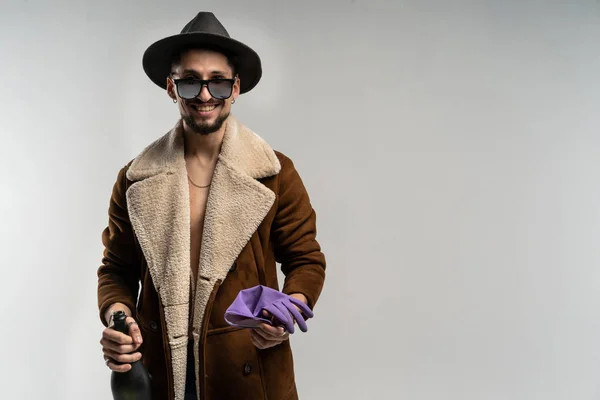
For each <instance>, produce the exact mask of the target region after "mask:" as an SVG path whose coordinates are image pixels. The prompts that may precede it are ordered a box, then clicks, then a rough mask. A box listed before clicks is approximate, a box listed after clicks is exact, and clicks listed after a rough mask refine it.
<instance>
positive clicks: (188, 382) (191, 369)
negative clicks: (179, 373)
mask: <svg viewBox="0 0 600 400" xmlns="http://www.w3.org/2000/svg"><path fill="white" fill-rule="evenodd" d="M192 343H193V341H192V340H190V341H189V343H188V351H187V367H186V374H185V397H184V400H197V398H198V397H197V396H198V395H197V393H196V377H195V376H194V375H195V372H196V367H195V366H194V346H193V344H192Z"/></svg>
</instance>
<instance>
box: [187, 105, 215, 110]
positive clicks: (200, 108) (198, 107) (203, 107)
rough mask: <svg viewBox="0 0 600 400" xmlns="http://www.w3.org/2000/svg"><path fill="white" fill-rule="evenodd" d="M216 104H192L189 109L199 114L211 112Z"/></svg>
mask: <svg viewBox="0 0 600 400" xmlns="http://www.w3.org/2000/svg"><path fill="white" fill-rule="evenodd" d="M217 106H218V105H217V104H202V105H199V104H192V105H191V107H192V108H193V109H194V110H196V111H199V112H210V111H212V110H214V109H215V108H217Z"/></svg>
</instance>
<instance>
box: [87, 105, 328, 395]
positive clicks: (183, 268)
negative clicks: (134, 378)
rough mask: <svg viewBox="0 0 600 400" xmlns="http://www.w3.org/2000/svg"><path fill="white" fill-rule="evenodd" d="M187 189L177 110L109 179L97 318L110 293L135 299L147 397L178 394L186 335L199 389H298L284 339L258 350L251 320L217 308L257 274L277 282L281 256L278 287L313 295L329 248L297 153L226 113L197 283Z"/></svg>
mask: <svg viewBox="0 0 600 400" xmlns="http://www.w3.org/2000/svg"><path fill="white" fill-rule="evenodd" d="M188 190H189V188H188V181H187V174H186V167H185V159H184V142H183V134H182V122H181V120H179V121H178V122H177V124H176V125H175V127H174V128H173V129H172V130H171V131H169V132H168V133H167V134H165V135H164V136H162V137H161V138H159V139H158V140H156V141H155V142H153V143H152V144H150V145H149V146H148V147H146V148H145V149H144V150H143V151H142V152H141V153H140V155H139V156H138V157H136V158H135V159H134V160H132V161H131V162H129V163H128V164H127V165H126V166H125V167H123V168H122V169H121V170H120V172H119V174H118V177H117V180H116V183H115V185H114V187H113V191H112V196H111V198H110V205H109V220H108V226H107V228H106V229H105V230H104V232H103V234H102V242H103V244H104V246H105V250H104V256H103V258H102V264H101V266H100V267H99V269H98V307H99V312H100V319H101V320H102V323H103V324H104V325H105V326H106V321H104V314H105V312H106V310H107V309H108V307H109V306H110V305H111V304H113V303H115V302H121V303H124V304H126V305H127V306H128V307H129V308H130V309H131V310H132V312H133V314H134V315H133V317H134V318H135V319H136V321H138V323H139V326H140V329H141V331H142V337H143V344H142V346H141V347H140V351H141V352H142V355H143V358H142V359H143V363H144V365H145V366H146V367H147V368H148V370H149V372H150V374H151V375H152V387H153V393H154V397H153V398H154V399H160V400H163V399H164V400H167V399H168V400H182V399H183V395H184V386H185V378H186V360H187V351H188V341H189V340H191V341H192V342H191V343H193V347H192V348H193V349H194V360H195V371H194V372H195V376H196V387H197V390H198V399H199V400H216V399H218V400H226V399H252V400H254V399H270V400H287V399H297V398H298V393H297V390H296V385H295V379H294V366H293V358H292V352H291V348H290V344H289V341H284V342H283V343H282V344H280V345H278V346H275V347H272V348H269V349H265V350H259V349H258V348H256V347H255V346H254V345H253V344H252V342H251V341H250V332H249V330H248V329H239V328H235V327H231V326H229V325H228V324H227V323H226V322H225V320H224V317H223V315H224V313H225V310H226V309H227V307H228V306H229V305H230V304H231V303H232V302H233V300H234V298H235V297H236V295H237V294H238V293H239V291H240V290H242V289H245V288H249V287H252V286H255V285H259V284H260V285H265V286H269V287H272V288H275V289H279V283H278V281H277V269H276V263H277V262H279V263H280V264H281V268H282V272H283V273H284V275H285V282H284V283H283V287H282V288H281V291H282V292H284V293H288V294H290V293H295V292H297V293H303V294H304V295H305V296H306V298H307V299H308V304H309V306H310V307H311V308H314V306H315V304H316V302H317V300H318V298H319V295H320V293H321V290H322V287H323V283H324V279H325V257H324V255H323V253H322V252H321V248H320V245H319V243H318V242H317V240H316V216H315V211H314V210H313V208H312V206H311V203H310V200H309V197H308V194H307V192H306V190H305V187H304V185H303V183H302V180H301V178H300V176H299V175H298V173H297V171H296V169H295V168H294V164H293V163H292V161H291V160H290V159H289V158H287V157H286V156H285V155H283V154H282V153H280V152H277V151H274V150H273V149H271V147H269V145H268V144H267V143H266V142H265V141H264V140H263V139H262V138H260V137H259V136H258V135H256V134H255V133H254V132H252V131H251V130H249V129H248V128H247V127H245V126H244V125H243V124H241V123H240V122H239V121H238V120H237V119H235V118H234V117H233V116H230V117H229V118H228V120H227V121H226V130H225V135H224V139H223V144H222V147H221V152H220V155H219V159H218V162H217V165H216V168H215V172H214V176H213V181H212V186H211V188H210V192H209V197H208V202H207V208H206V217H205V223H204V232H203V237H202V250H201V254H200V265H199V270H198V277H197V282H196V290H195V292H193V291H192V290H191V287H192V286H191V285H190V283H191V272H190V203H189V192H188ZM140 284H141V291H140ZM138 291H139V296H138ZM309 326H310V322H309ZM309 332H310V329H309ZM190 333H191V337H190ZM292 339H293V335H292V337H291V339H290V340H292Z"/></svg>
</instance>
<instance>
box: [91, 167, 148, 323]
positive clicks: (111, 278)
mask: <svg viewBox="0 0 600 400" xmlns="http://www.w3.org/2000/svg"><path fill="white" fill-rule="evenodd" d="M127 167H128V166H125V167H123V168H122V169H121V170H120V171H119V174H118V176H117V180H116V182H115V184H114V186H113V190H112V195H111V197H110V203H109V207H108V226H107V227H106V229H104V231H103V232H102V243H103V245H104V252H103V257H102V264H101V266H100V267H99V268H98V271H97V275H98V308H99V311H100V320H101V321H102V323H103V324H104V325H105V326H106V325H107V323H106V321H105V320H104V314H105V313H106V311H107V310H108V308H109V307H110V306H111V305H112V304H114V303H116V302H119V303H123V304H125V305H126V306H127V307H129V309H130V310H131V312H132V313H133V314H134V315H133V316H134V318H135V312H136V308H135V305H136V300H137V295H138V290H139V280H140V275H139V274H140V259H139V255H138V252H137V249H136V244H135V238H134V233H133V229H132V227H131V222H130V221H129V214H128V212H127V203H126V197H125V191H126V176H125V173H126V171H127Z"/></svg>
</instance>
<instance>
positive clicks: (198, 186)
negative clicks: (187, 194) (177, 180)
mask: <svg viewBox="0 0 600 400" xmlns="http://www.w3.org/2000/svg"><path fill="white" fill-rule="evenodd" d="M187 177H188V180H189V181H190V183H191V184H192V185H194V186H196V187H197V188H198V189H206V188H207V187H209V186H210V183H209V184H208V185H206V186H200V185H196V184H195V183H194V181H192V178H190V175H189V174H188V176H187Z"/></svg>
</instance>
